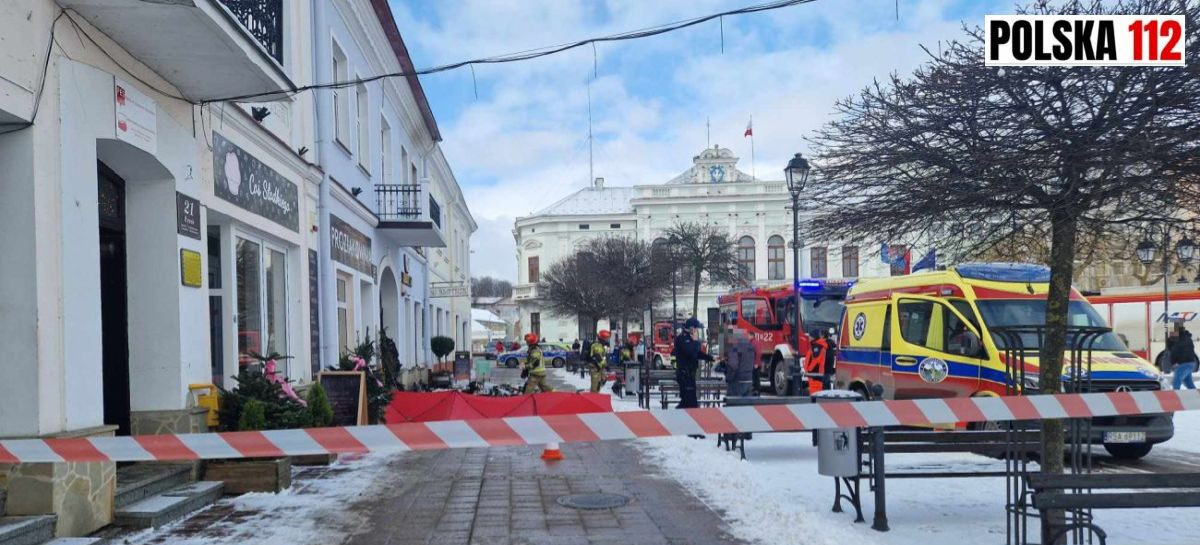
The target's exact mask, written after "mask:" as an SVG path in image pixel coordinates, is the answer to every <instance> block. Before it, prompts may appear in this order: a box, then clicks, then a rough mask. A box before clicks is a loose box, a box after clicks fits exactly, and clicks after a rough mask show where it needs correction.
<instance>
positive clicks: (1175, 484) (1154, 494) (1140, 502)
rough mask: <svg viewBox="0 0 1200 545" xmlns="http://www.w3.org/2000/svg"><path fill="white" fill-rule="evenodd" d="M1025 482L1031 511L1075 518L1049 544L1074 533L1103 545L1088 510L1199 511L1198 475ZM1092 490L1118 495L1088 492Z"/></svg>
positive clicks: (1037, 476)
mask: <svg viewBox="0 0 1200 545" xmlns="http://www.w3.org/2000/svg"><path fill="white" fill-rule="evenodd" d="M1026 482H1027V483H1028V485H1029V488H1030V489H1031V490H1032V491H1033V494H1032V504H1033V507H1034V508H1035V509H1038V510H1042V511H1044V510H1048V509H1055V510H1063V511H1068V512H1074V514H1075V515H1077V516H1075V517H1073V519H1074V520H1069V521H1067V522H1065V523H1064V524H1063V525H1062V526H1061V527H1058V528H1055V529H1054V530H1053V531H1052V532H1053V533H1052V534H1051V535H1050V536H1048V538H1049V539H1048V542H1049V543H1055V542H1057V541H1058V539H1059V538H1061V537H1063V536H1065V535H1067V534H1068V533H1070V532H1076V531H1078V532H1089V533H1091V534H1092V535H1094V536H1096V537H1098V538H1099V540H1100V545H1104V544H1105V543H1107V538H1108V536H1107V534H1105V533H1104V530H1103V529H1101V528H1100V527H1099V526H1097V525H1096V524H1095V523H1094V522H1092V520H1091V518H1092V517H1091V514H1090V510H1092V509H1144V508H1153V507H1200V491H1198V490H1196V489H1200V473H1090V474H1053V473H1050V474H1048V473H1030V474H1029V475H1028V476H1027V477H1026ZM1095 489H1102V490H1120V492H1101V493H1095V492H1092V491H1093V490H1095ZM1169 489H1170V490H1171V491H1165V490H1169Z"/></svg>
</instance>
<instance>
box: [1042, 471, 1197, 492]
mask: <svg viewBox="0 0 1200 545" xmlns="http://www.w3.org/2000/svg"><path fill="white" fill-rule="evenodd" d="M1028 483H1029V486H1030V488H1033V489H1035V490H1044V489H1070V488H1200V473H1092V474H1088V475H1072V474H1056V473H1031V474H1029V478H1028ZM1197 495H1198V496H1200V493H1197Z"/></svg>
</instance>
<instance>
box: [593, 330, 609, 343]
mask: <svg viewBox="0 0 1200 545" xmlns="http://www.w3.org/2000/svg"><path fill="white" fill-rule="evenodd" d="M596 336H597V337H600V340H602V341H607V340H608V338H609V337H612V333H609V332H608V330H607V329H601V330H600V332H599V333H597V334H596Z"/></svg>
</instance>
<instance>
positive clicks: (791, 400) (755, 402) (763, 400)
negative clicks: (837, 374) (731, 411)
mask: <svg viewBox="0 0 1200 545" xmlns="http://www.w3.org/2000/svg"><path fill="white" fill-rule="evenodd" d="M811 403H812V400H811V398H808V397H803V396H788V397H726V398H725V406H726V407H755V406H759V405H809V404H811Z"/></svg>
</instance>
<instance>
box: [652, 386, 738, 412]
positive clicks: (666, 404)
mask: <svg viewBox="0 0 1200 545" xmlns="http://www.w3.org/2000/svg"><path fill="white" fill-rule="evenodd" d="M725 389H726V388H725V381H723V380H720V379H698V380H697V381H696V401H697V402H699V404H700V406H701V407H715V406H717V405H720V404H721V399H722V397H723V396H724V394H725ZM658 395H659V402H660V403H661V404H662V408H663V410H666V409H669V408H670V406H671V403H678V402H679V401H680V399H679V383H677V382H675V379H670V380H666V379H664V380H660V381H659V382H658Z"/></svg>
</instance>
